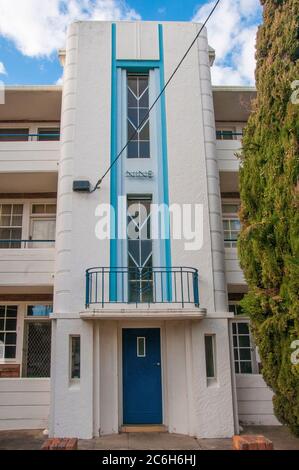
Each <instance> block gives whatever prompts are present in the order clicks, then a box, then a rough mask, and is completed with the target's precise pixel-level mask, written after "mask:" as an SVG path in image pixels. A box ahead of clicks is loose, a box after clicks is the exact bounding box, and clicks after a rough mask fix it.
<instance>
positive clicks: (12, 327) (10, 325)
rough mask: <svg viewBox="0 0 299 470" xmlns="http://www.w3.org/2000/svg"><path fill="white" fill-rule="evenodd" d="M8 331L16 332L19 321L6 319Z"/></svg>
mask: <svg viewBox="0 0 299 470" xmlns="http://www.w3.org/2000/svg"><path fill="white" fill-rule="evenodd" d="M5 329H6V331H16V329H17V320H16V319H8V318H7V319H6V326H5Z"/></svg>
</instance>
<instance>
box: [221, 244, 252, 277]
mask: <svg viewBox="0 0 299 470" xmlns="http://www.w3.org/2000/svg"><path fill="white" fill-rule="evenodd" d="M237 242H238V239H237V238H227V239H225V240H224V248H225V255H224V259H225V271H226V281H227V284H230V285H247V284H246V281H245V278H244V274H243V271H242V269H241V266H240V262H239V257H238V251H237Z"/></svg>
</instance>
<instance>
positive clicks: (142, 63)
mask: <svg viewBox="0 0 299 470" xmlns="http://www.w3.org/2000/svg"><path fill="white" fill-rule="evenodd" d="M111 32H112V52H111V55H112V57H111V162H113V161H114V159H115V157H116V155H117V69H118V68H123V69H126V70H129V71H132V72H143V71H147V70H149V69H152V68H157V69H159V73H160V87H161V89H162V88H163V87H164V83H165V81H164V46H163V27H162V25H161V24H159V25H158V34H159V60H158V61H157V60H117V59H116V24H115V23H113V24H112V30H111ZM160 104H161V127H162V129H161V131H162V132H161V135H162V171H163V201H162V202H163V203H164V204H166V205H167V206H169V184H168V154H167V127H166V105H165V95H164V94H163V95H162V96H161V99H160ZM117 196H118V194H117V164H116V165H114V166H113V167H112V170H111V189H110V200H111V206H112V207H113V209H114V212H115V219H114V220H115V221H116V224H115V227H114V226H113V225H112V227H111V240H110V267H117V246H118V244H117V235H116V233H115V229H116V227H117ZM168 225H169V222H168ZM164 249H165V264H166V267H168V268H171V265H172V263H171V243H170V236H169V234H168V237H167V238H166V240H165V246H164ZM116 281H117V280H116V275H115V274H111V275H110V300H111V301H115V300H117V282H116ZM171 291H172V289H171V275H170V276H169V278H168V281H167V298H168V300H169V301H170V300H171V298H172V292H171Z"/></svg>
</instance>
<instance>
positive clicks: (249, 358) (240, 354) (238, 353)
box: [232, 321, 254, 374]
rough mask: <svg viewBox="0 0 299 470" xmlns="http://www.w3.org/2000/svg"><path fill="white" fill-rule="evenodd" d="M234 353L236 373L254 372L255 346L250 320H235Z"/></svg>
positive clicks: (233, 329)
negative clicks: (252, 342)
mask: <svg viewBox="0 0 299 470" xmlns="http://www.w3.org/2000/svg"><path fill="white" fill-rule="evenodd" d="M232 335H233V353H234V364H235V373H236V374H253V373H254V356H253V354H254V348H253V347H252V344H251V338H250V330H249V323H248V322H239V321H238V322H233V324H232Z"/></svg>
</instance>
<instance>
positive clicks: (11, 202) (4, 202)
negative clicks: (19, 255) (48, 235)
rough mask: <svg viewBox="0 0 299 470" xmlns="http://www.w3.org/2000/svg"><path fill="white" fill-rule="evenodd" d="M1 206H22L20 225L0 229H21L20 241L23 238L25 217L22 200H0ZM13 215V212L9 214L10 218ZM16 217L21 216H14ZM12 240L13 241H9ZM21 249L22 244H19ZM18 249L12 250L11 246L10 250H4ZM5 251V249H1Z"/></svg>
mask: <svg viewBox="0 0 299 470" xmlns="http://www.w3.org/2000/svg"><path fill="white" fill-rule="evenodd" d="M3 205H7V206H12V207H13V206H16V205H18V206H23V212H22V225H11V226H8V225H7V226H5V227H1V228H7V229H14V228H16V229H21V239H22V238H23V228H24V216H25V207H24V203H23V201H22V200H20V201H18V200H17V199H14V200H11V199H1V200H0V206H3ZM12 215H13V212H11V214H10V216H11V217H12ZM16 215H17V216H21V214H16ZM11 240H13V239H11ZM0 248H1V245H0ZM20 248H22V244H21V247H20ZM20 248H19V247H18V248H13V245H11V247H10V248H6V249H7V250H10V249H14V250H16V249H20ZM3 249H4V250H5V248H3Z"/></svg>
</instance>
